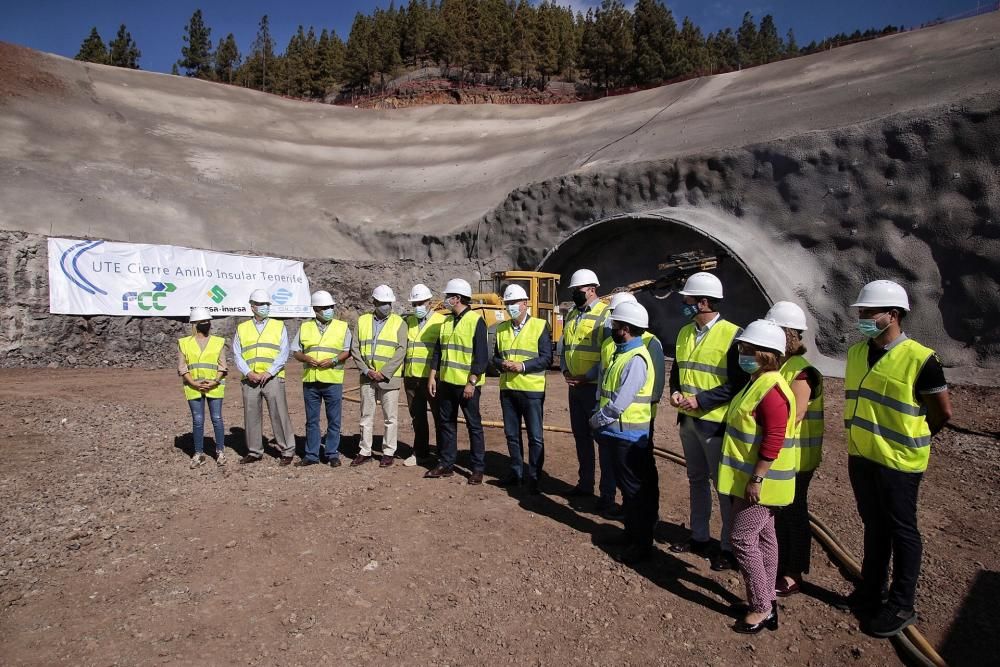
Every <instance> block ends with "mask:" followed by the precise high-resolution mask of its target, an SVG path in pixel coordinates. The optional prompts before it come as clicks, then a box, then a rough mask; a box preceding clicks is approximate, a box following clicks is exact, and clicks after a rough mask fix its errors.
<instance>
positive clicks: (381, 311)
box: [375, 303, 392, 319]
mask: <svg viewBox="0 0 1000 667" xmlns="http://www.w3.org/2000/svg"><path fill="white" fill-rule="evenodd" d="M390 312H392V304H391V303H383V304H382V305H381V306H375V314H376V315H378V316H379V319H384V318H386V317H388V316H389V313H390Z"/></svg>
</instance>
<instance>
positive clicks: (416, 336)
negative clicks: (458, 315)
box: [403, 313, 444, 378]
mask: <svg viewBox="0 0 1000 667" xmlns="http://www.w3.org/2000/svg"><path fill="white" fill-rule="evenodd" d="M443 322H444V315H443V314H441V313H431V314H430V315H428V316H427V317H425V318H424V320H423V324H422V325H421V322H420V320H418V319H417V316H416V315H407V316H406V360H405V362H404V363H403V375H404V376H406V377H408V378H425V377H427V376H428V375H430V374H431V367H430V360H431V355H433V354H434V346H435V345H437V342H438V338H439V337H440V335H441V324H442V323H443Z"/></svg>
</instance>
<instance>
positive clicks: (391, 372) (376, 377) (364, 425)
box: [351, 285, 406, 468]
mask: <svg viewBox="0 0 1000 667" xmlns="http://www.w3.org/2000/svg"><path fill="white" fill-rule="evenodd" d="M395 301H396V295H395V294H394V293H393V291H392V288H390V287H389V286H388V285H379V286H378V287H376V288H375V289H374V290H372V312H370V313H365V314H364V315H362V316H361V317H359V318H358V326H357V330H356V331H355V333H354V340H353V341H352V342H351V355H352V356H353V357H354V361H355V363H356V364H357V366H358V370H359V371H361V444H360V449H359V451H358V455H357V456H355V457H354V460H353V461H351V465H352V466H359V465H362V464H365V463H367V462H368V461H370V460H371V458H372V441H373V439H374V433H373V431H372V427H373V425H374V422H375V403H376V402H378V403H380V404H381V405H382V417H383V424H384V428H385V435H384V436H383V437H382V457H381V458H380V459H379V467H381V468H388V467H389V466H391V465H392V462H393V460H394V459H393V457H394V456H395V454H396V433H397V430H398V428H399V421H398V414H399V389H400V387H402V386H403V359H404V358H405V357H406V323H405V322H403V318H402V317H400V316H399V315H397V314H396V313H394V312H392V304H393V303H395Z"/></svg>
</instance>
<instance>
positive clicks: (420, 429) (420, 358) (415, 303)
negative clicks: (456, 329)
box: [403, 283, 445, 465]
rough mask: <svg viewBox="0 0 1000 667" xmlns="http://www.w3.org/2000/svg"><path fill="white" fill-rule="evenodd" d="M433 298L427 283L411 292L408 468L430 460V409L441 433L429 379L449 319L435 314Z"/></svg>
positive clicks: (406, 374) (406, 380)
mask: <svg viewBox="0 0 1000 667" xmlns="http://www.w3.org/2000/svg"><path fill="white" fill-rule="evenodd" d="M433 297H434V295H433V294H432V293H431V290H430V289H429V288H428V287H427V285H424V284H423V283H417V284H416V285H414V286H413V289H411V290H410V306H411V307H412V308H413V313H412V314H409V315H407V316H406V317H405V318H404V320H405V321H406V331H407V335H406V337H407V342H406V358H405V360H404V362H403V387H404V389H405V391H406V405H407V408H408V409H409V412H410V420H411V423H412V424H413V453H412V454H411V455H410V456H409V457H408V458H407V459H406V460H405V461H403V464H404V465H416V464H417V463H420V464H424V463H426V461H427V460H428V459H429V458H430V454H431V449H430V426H429V424H428V423H427V407H428V406H430V409H431V416H432V417H433V418H434V430H435V434H436V431H437V425H438V407H437V399H436V398H434V397H432V396H431V395H430V394H428V393H427V378H428V376H430V374H431V365H430V361H431V354H432V353H433V352H434V347H435V345H437V342H438V338H439V336H440V334H441V325H442V324H443V323H444V319H445V316H444V315H443V314H441V313H436V312H434V311H433V310H431V307H430V306H431V299H432V298H433ZM435 439H436V435H435Z"/></svg>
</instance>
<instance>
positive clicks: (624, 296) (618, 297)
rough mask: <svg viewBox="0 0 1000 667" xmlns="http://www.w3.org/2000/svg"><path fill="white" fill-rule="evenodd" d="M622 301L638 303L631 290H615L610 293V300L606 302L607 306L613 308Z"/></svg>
mask: <svg viewBox="0 0 1000 667" xmlns="http://www.w3.org/2000/svg"><path fill="white" fill-rule="evenodd" d="M623 303H639V301H638V300H637V299H636V298H635V295H634V294H632V293H631V292H615V293H614V294H612V295H611V301H609V302H608V306H609V307H610V308H611V310H614V309H615V308H617V307H618V306H620V305H622V304H623Z"/></svg>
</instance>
